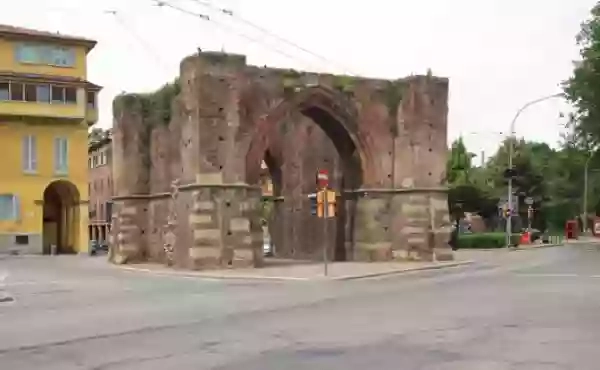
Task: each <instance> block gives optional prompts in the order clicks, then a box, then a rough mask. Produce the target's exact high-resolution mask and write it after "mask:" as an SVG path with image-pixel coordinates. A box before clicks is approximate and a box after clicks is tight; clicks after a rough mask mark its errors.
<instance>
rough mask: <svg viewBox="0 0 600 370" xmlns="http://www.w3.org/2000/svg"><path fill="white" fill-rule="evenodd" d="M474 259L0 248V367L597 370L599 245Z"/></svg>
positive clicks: (64, 369)
mask: <svg viewBox="0 0 600 370" xmlns="http://www.w3.org/2000/svg"><path fill="white" fill-rule="evenodd" d="M476 257H479V260H480V261H481V262H479V263H477V264H474V265H470V266H468V267H460V268H454V269H449V270H439V271H427V272H420V273H411V274H407V275H401V276H395V277H386V278H373V279H368V280H357V281H338V282H310V283H308V282H289V283H282V282H251V283H248V282H236V281H218V280H200V279H195V278H184V277H165V276H154V275H151V274H146V273H138V272H128V271H122V270H118V269H117V268H115V267H112V266H108V265H106V263H105V262H104V260H103V259H101V258H92V259H90V258H84V257H59V258H40V257H27V258H26V257H10V258H4V259H0V291H1V292H0V298H2V297H5V298H7V297H8V299H0V369H10V370H20V369H28V370H29V369H44V370H54V369H55V370H71V369H97V370H117V369H127V370H131V369H135V370H137V369H161V370H162V369H170V370H179V369H184V370H185V369H194V370H197V369H222V370H230V369H231V370H233V369H244V370H254V369H256V370H271V369H289V370H296V369H311V370H318V369H327V370H333V369H344V370H353V369H357V370H358V369H360V370H364V369H394V370H396V369H427V370H438V369H439V370H442V369H443V370H449V369H456V370H470V369H477V370H497V369H527V370H535V369H577V370H586V369H593V370H597V369H598V368H599V366H600V365H598V359H599V358H600V357H599V352H598V351H599V348H600V246H593V245H578V246H572V247H557V248H547V249H537V250H532V251H522V252H502V253H497V252H483V253H481V254H479V255H477V256H476ZM0 258H1V257H0ZM11 300H12V302H11ZM2 301H8V302H3V303H2Z"/></svg>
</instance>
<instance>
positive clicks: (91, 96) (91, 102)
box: [87, 91, 96, 109]
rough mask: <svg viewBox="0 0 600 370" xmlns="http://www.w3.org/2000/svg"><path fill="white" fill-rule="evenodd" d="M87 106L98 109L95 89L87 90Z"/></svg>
mask: <svg viewBox="0 0 600 370" xmlns="http://www.w3.org/2000/svg"><path fill="white" fill-rule="evenodd" d="M87 107H88V108H89V109H96V92H95V91H88V92H87Z"/></svg>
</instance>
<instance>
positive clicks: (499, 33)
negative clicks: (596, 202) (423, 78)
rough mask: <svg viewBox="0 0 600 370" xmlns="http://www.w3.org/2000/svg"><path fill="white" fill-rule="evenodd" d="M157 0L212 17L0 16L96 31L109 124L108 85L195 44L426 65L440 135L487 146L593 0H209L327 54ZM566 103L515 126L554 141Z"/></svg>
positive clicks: (31, 6)
mask: <svg viewBox="0 0 600 370" xmlns="http://www.w3.org/2000/svg"><path fill="white" fill-rule="evenodd" d="M167 2H168V3H171V4H173V5H176V6H179V7H182V8H185V9H187V10H189V11H191V12H195V13H202V14H207V15H209V16H211V18H212V21H208V22H207V21H203V20H201V19H199V18H198V17H194V16H191V15H186V14H182V13H180V12H178V11H176V10H173V9H169V8H166V7H157V6H154V5H153V4H154V0H103V1H93V2H92V1H84V0H54V1H52V2H50V1H46V0H19V1H14V2H11V6H10V7H3V9H2V11H1V12H0V23H5V24H12V25H17V26H23V27H32V28H39V29H44V30H49V31H60V32H61V33H69V34H75V35H81V36H86V37H90V38H94V39H96V40H98V42H99V44H98V46H97V47H96V48H95V49H94V50H93V51H92V53H91V54H90V59H89V79H90V80H91V81H92V82H94V83H97V84H100V85H103V86H104V87H105V88H104V90H103V92H102V93H101V95H100V99H101V103H100V106H101V118H100V126H102V127H109V126H110V125H111V124H112V114H111V101H112V99H113V97H114V96H115V95H116V94H118V93H120V92H122V91H127V92H142V91H148V90H152V89H155V88H156V87H158V86H160V85H161V84H163V83H165V82H166V81H169V80H172V79H173V78H174V77H175V76H176V74H177V72H178V67H179V62H180V60H181V59H182V58H183V57H185V56H186V55H189V54H192V53H194V52H195V50H196V48H197V47H201V48H202V49H203V50H210V49H217V50H221V49H223V50H225V51H229V52H236V53H243V54H246V55H247V56H248V61H249V63H251V64H257V65H269V66H278V67H291V68H296V69H308V70H316V71H329V72H340V73H343V72H351V73H355V74H362V75H365V76H373V77H388V78H399V77H403V76H406V75H409V74H411V73H415V74H419V73H421V74H424V73H426V71H427V69H428V68H431V70H432V71H433V73H434V74H436V75H440V76H445V77H449V78H450V115H449V140H451V139H453V138H456V137H457V136H459V135H461V134H462V135H464V137H465V141H466V143H467V146H468V147H469V149H470V150H472V151H475V152H477V153H479V152H480V151H482V150H485V151H486V155H491V154H492V152H493V151H494V150H495V148H496V145H497V143H498V142H499V141H500V140H501V139H502V137H501V134H500V132H502V131H503V132H506V131H508V126H509V124H510V121H511V119H512V117H513V115H514V113H515V111H516V110H517V109H518V108H519V107H520V106H522V105H523V104H524V103H526V102H527V101H529V100H532V99H536V98H539V97H541V96H545V95H549V94H553V93H556V92H560V89H559V84H560V82H561V81H562V80H564V79H565V78H567V77H568V76H569V75H570V73H571V70H572V60H574V59H575V58H577V56H578V51H577V47H576V45H575V39H574V38H575V35H576V33H577V32H578V30H579V24H580V22H581V21H582V20H583V19H585V18H586V17H587V15H588V13H589V10H590V9H591V7H592V6H593V4H594V3H595V0H452V1H450V0H418V1H406V0H397V1H391V0H370V1H347V0H302V1H299V0H285V1H284V0H213V1H212V2H211V4H213V5H215V6H216V7H219V8H227V9H231V10H232V11H234V13H235V14H236V15H238V16H240V17H242V18H244V19H246V20H249V21H251V22H252V23H253V24H256V25H259V26H261V27H263V28H266V29H268V30H270V31H272V32H273V33H276V34H278V35H280V36H281V37H283V38H285V39H287V40H292V41H293V42H295V43H296V44H299V45H301V46H303V47H304V48H306V49H309V50H310V51H312V52H314V53H316V54H319V55H321V56H324V57H325V59H327V61H323V60H321V59H318V58H316V57H313V56H312V55H310V54H307V53H303V52H302V51H300V50H297V49H294V48H292V47H289V46H288V45H286V44H283V43H281V42H279V41H277V40H275V39H270V38H269V37H267V36H265V35H263V34H261V33H260V32H258V31H257V30H256V29H254V28H252V27H249V26H247V25H244V24H243V23H241V22H240V21H239V20H236V18H231V17H228V16H226V15H223V14H220V13H218V12H215V11H213V10H211V9H209V8H206V7H203V6H201V5H199V4H196V3H194V1H193V0H168V1H167ZM109 10H114V11H117V16H116V17H115V16H114V15H111V14H109V13H106V11H109ZM231 30H233V32H231ZM239 35H245V37H241V36H239ZM252 40H258V41H259V42H253V41H252ZM568 109H569V107H568V105H567V104H566V103H565V102H563V101H561V100H560V99H554V100H549V101H546V102H544V103H541V104H539V105H536V106H534V107H531V108H530V109H528V110H527V112H526V113H525V114H523V115H522V116H521V118H520V119H519V121H518V122H517V133H518V134H519V135H521V136H525V137H526V138H528V139H531V140H540V141H546V142H548V143H549V144H551V145H554V144H556V143H557V141H558V140H559V137H560V132H561V124H564V121H565V120H564V119H561V118H560V117H559V114H560V112H567V111H568Z"/></svg>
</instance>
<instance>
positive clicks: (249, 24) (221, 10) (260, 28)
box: [189, 0, 356, 75]
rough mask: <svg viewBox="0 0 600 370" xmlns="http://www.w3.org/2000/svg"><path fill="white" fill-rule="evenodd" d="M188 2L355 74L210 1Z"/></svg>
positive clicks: (197, 0)
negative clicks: (223, 15) (220, 14)
mask: <svg viewBox="0 0 600 370" xmlns="http://www.w3.org/2000/svg"><path fill="white" fill-rule="evenodd" d="M189 1H191V2H194V3H196V4H198V5H201V6H204V7H206V8H209V9H212V10H214V11H217V12H220V13H222V14H225V15H227V16H229V17H231V18H233V19H235V20H238V21H239V22H241V23H243V24H245V25H246V26H249V27H251V28H254V29H255V30H257V31H259V32H261V33H263V34H265V35H268V36H270V37H272V38H274V39H276V40H278V41H279V42H282V43H285V44H287V45H288V46H291V47H294V48H296V49H298V50H300V51H303V52H304V53H306V54H310V55H312V56H313V57H315V58H317V59H320V60H321V61H323V62H325V63H328V64H331V65H334V66H336V67H338V68H341V69H342V70H344V72H346V73H350V74H354V75H356V73H354V72H353V71H352V69H350V68H348V67H347V66H345V65H343V64H340V63H338V62H336V61H333V60H330V59H329V58H326V57H324V56H323V55H320V54H317V53H315V52H313V51H311V50H309V49H307V48H305V47H303V46H301V45H299V44H298V43H295V42H293V41H291V40H288V39H286V38H284V37H282V36H280V35H278V34H276V33H275V32H272V31H270V30H268V29H266V28H265V27H262V26H260V25H258V24H256V23H254V22H251V21H249V20H247V19H245V18H243V17H241V16H239V15H237V14H236V13H234V12H233V11H232V10H231V9H226V8H221V7H218V6H216V5H214V4H213V3H211V2H210V1H205V0H189Z"/></svg>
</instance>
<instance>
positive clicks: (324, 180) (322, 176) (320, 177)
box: [317, 170, 329, 189]
mask: <svg viewBox="0 0 600 370" xmlns="http://www.w3.org/2000/svg"><path fill="white" fill-rule="evenodd" d="M317 186H318V187H319V188H321V189H322V188H326V187H328V186H329V171H327V170H319V171H318V172H317Z"/></svg>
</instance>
